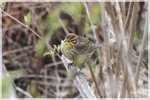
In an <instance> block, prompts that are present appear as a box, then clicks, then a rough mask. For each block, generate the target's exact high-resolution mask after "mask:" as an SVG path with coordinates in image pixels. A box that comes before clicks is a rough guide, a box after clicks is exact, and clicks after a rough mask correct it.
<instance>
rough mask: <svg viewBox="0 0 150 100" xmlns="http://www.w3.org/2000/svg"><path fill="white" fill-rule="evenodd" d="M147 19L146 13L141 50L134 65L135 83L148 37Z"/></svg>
mask: <svg viewBox="0 0 150 100" xmlns="http://www.w3.org/2000/svg"><path fill="white" fill-rule="evenodd" d="M147 23H148V21H147V15H146V19H145V29H144V33H143V39H142V46H141V51H140V54H139V58H138V63H137V66H136V72H135V82H136V85H137V84H138V78H139V73H140V68H141V65H140V64H141V61H142V57H143V51H144V48H145V45H146V41H147V39H146V38H147V37H148V25H147Z"/></svg>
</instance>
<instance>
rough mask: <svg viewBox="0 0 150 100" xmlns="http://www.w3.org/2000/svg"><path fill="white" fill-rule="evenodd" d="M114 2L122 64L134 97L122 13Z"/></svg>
mask: <svg viewBox="0 0 150 100" xmlns="http://www.w3.org/2000/svg"><path fill="white" fill-rule="evenodd" d="M115 4H116V6H115V7H116V12H117V15H118V17H119V26H120V33H121V39H122V45H123V48H122V50H123V53H124V55H123V59H124V64H123V66H124V67H125V70H126V71H127V75H128V77H127V80H128V85H129V86H130V89H131V91H132V93H133V96H134V97H136V96H137V90H136V85H135V80H134V77H133V72H132V69H131V63H130V62H129V56H128V48H127V42H126V39H125V31H124V27H123V21H122V15H121V12H120V7H119V4H118V3H115ZM125 78H126V76H124V79H125ZM123 87H124V86H123Z"/></svg>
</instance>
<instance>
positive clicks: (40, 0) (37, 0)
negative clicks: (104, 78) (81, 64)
mask: <svg viewBox="0 0 150 100" xmlns="http://www.w3.org/2000/svg"><path fill="white" fill-rule="evenodd" d="M85 1H86V2H98V1H99V2H109V1H112V2H114V1H116V0H32V1H31V0H3V1H0V2H85ZM117 1H123V2H127V1H132V2H133V1H134V2H139V1H140V2H141V1H145V2H148V33H150V25H149V23H150V19H149V18H150V1H149V0H117ZM1 16H2V12H0V18H1V19H0V24H2V17H1ZM149 38H150V34H148V98H100V99H98V100H127V99H129V100H130V99H131V100H147V99H149V98H150V93H149V92H150V83H149V81H150V74H149V72H150V68H149V64H150V63H149V61H150V60H149V57H150V53H149V49H150V45H149V44H150V40H149ZM1 79H2V27H0V98H1V97H2V90H1V89H2V86H1V85H2V80H1ZM13 99H15V98H11V100H13ZM41 99H42V100H55V99H56V100H58V98H54V99H52V98H36V100H41ZM59 99H61V100H64V99H63V98H59ZM72 99H74V98H71V99H69V98H65V100H72ZM3 100H5V99H3ZM6 100H7V99H6ZM18 100H22V99H21V98H20V99H19V98H18ZM24 100H29V98H24ZM79 100H83V99H79ZM90 100H92V99H90Z"/></svg>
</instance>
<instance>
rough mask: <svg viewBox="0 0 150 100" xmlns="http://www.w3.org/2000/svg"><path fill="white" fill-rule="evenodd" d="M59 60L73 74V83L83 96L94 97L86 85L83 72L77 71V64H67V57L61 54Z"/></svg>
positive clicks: (68, 61)
mask: <svg viewBox="0 0 150 100" xmlns="http://www.w3.org/2000/svg"><path fill="white" fill-rule="evenodd" d="M61 60H62V61H63V63H64V65H65V68H66V69H67V71H68V72H69V73H70V74H72V75H75V74H76V75H75V76H74V78H73V81H74V83H75V85H76V86H77V88H78V90H79V91H80V93H81V95H82V97H83V98H95V99H96V96H95V95H94V93H93V91H92V90H91V88H90V86H89V85H88V82H87V81H86V79H85V77H84V75H83V74H81V73H79V70H80V69H79V68H78V67H77V66H69V63H70V62H71V61H70V60H68V59H67V58H65V57H64V56H63V55H62V57H61Z"/></svg>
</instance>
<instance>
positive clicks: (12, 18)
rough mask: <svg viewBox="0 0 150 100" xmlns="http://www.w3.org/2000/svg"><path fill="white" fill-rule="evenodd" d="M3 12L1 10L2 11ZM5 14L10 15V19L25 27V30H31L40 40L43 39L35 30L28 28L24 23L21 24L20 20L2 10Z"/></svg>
mask: <svg viewBox="0 0 150 100" xmlns="http://www.w3.org/2000/svg"><path fill="white" fill-rule="evenodd" d="M0 10H1V9H0ZM1 11H2V12H3V13H4V14H6V15H8V16H9V17H10V18H12V19H13V20H15V21H16V22H18V23H19V24H20V25H22V26H24V27H25V28H27V29H29V30H30V31H31V32H32V33H34V34H35V35H36V36H37V37H38V38H40V39H42V38H41V36H39V35H38V34H37V33H36V32H35V31H34V30H33V29H31V28H28V27H27V26H26V25H25V24H23V23H22V22H20V21H19V20H17V19H16V18H14V17H13V16H12V15H10V14H9V13H7V12H5V11H3V10H1Z"/></svg>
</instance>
